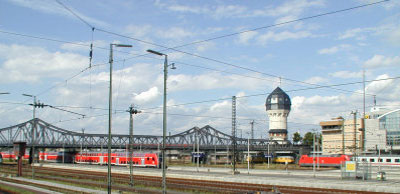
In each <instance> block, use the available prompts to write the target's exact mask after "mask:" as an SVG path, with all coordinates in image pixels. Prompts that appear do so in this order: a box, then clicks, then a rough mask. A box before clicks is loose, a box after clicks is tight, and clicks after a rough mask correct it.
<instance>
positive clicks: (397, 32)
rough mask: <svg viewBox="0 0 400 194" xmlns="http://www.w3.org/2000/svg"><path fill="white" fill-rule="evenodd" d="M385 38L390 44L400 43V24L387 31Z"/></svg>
mask: <svg viewBox="0 0 400 194" xmlns="http://www.w3.org/2000/svg"><path fill="white" fill-rule="evenodd" d="M385 38H386V39H387V41H388V42H389V43H390V44H393V45H400V26H397V28H395V29H393V30H390V31H388V32H387V33H386V36H385Z"/></svg>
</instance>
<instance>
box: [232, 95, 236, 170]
mask: <svg viewBox="0 0 400 194" xmlns="http://www.w3.org/2000/svg"><path fill="white" fill-rule="evenodd" d="M232 147H233V149H232V150H233V151H232V152H233V153H232V163H233V171H232V173H233V174H235V173H236V96H232Z"/></svg>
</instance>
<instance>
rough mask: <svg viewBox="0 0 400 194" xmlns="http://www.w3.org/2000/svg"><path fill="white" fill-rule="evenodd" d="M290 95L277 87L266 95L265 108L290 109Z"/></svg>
mask: <svg viewBox="0 0 400 194" xmlns="http://www.w3.org/2000/svg"><path fill="white" fill-rule="evenodd" d="M291 105H292V103H291V102H290V97H289V96H288V95H287V94H286V93H285V92H284V91H283V90H282V89H281V88H280V87H277V88H276V89H275V90H274V91H273V92H272V93H271V94H269V95H268V97H267V100H266V102H265V107H266V110H267V111H268V110H288V111H290V106H291Z"/></svg>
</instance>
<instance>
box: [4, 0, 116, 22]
mask: <svg viewBox="0 0 400 194" xmlns="http://www.w3.org/2000/svg"><path fill="white" fill-rule="evenodd" d="M8 1H10V2H12V3H14V4H16V5H19V6H23V7H26V8H30V9H33V10H36V11H40V12H42V13H47V14H55V15H61V16H64V17H68V18H70V19H76V17H75V16H74V15H72V14H71V13H70V12H69V11H67V10H66V9H64V8H63V7H62V6H61V5H59V4H58V3H57V2H56V1H52V0H8ZM67 6H68V5H67ZM69 9H72V10H73V11H74V13H75V14H77V15H78V16H79V17H81V18H82V19H84V20H85V21H87V22H89V23H91V24H93V25H96V26H109V25H108V24H107V23H105V22H103V21H100V20H97V19H95V18H92V17H89V16H86V15H84V14H82V13H80V12H79V11H77V10H74V9H73V8H71V7H69Z"/></svg>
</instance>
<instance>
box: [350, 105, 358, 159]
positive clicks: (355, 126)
mask: <svg viewBox="0 0 400 194" xmlns="http://www.w3.org/2000/svg"><path fill="white" fill-rule="evenodd" d="M351 114H353V127H354V136H353V141H354V147H353V155H356V153H357V111H351Z"/></svg>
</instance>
